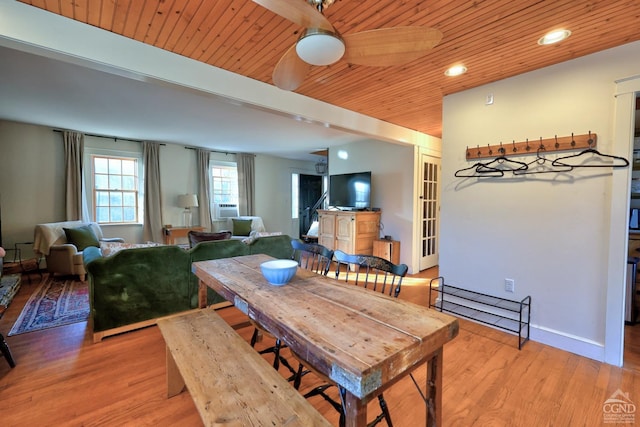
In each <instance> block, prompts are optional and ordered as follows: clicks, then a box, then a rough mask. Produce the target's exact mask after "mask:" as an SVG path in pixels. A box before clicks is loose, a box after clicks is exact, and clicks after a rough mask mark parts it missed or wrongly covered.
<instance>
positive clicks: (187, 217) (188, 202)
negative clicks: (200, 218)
mask: <svg viewBox="0 0 640 427" xmlns="http://www.w3.org/2000/svg"><path fill="white" fill-rule="evenodd" d="M178 206H180V207H181V208H184V211H183V212H182V219H183V223H184V226H185V227H191V208H197V207H198V196H197V195H195V194H180V195H179V196H178Z"/></svg>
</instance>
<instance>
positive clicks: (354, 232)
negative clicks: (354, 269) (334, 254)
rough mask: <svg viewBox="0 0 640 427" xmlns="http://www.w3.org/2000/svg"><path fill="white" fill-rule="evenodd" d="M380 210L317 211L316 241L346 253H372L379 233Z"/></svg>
mask: <svg viewBox="0 0 640 427" xmlns="http://www.w3.org/2000/svg"><path fill="white" fill-rule="evenodd" d="M380 213H381V212H380V211H376V212H370V211H329V210H319V211H318V222H319V223H320V227H319V232H318V243H320V244H321V245H323V246H325V247H327V248H329V249H332V250H336V249H338V250H341V251H342V252H345V253H348V254H362V255H372V254H373V241H374V240H376V239H378V238H379V234H380V231H379V230H380Z"/></svg>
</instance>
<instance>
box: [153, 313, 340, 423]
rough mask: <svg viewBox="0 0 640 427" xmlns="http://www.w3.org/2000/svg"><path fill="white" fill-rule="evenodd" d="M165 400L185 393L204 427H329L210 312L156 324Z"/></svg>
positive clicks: (189, 314) (266, 364)
mask: <svg viewBox="0 0 640 427" xmlns="http://www.w3.org/2000/svg"><path fill="white" fill-rule="evenodd" d="M158 327H159V328H160V331H161V332H162V335H163V337H164V340H165V343H166V345H167V355H166V357H167V397H172V396H175V395H177V394H179V393H180V392H182V391H183V390H184V388H185V386H186V387H187V389H188V390H189V393H191V398H192V399H193V401H194V403H195V405H196V408H197V409H198V412H199V413H200V417H201V418H202V421H203V422H204V425H205V426H222V425H225V426H227V425H228V426H284V425H286V426H311V425H312V426H330V425H331V424H329V422H328V421H327V420H326V419H325V418H324V417H323V416H322V415H320V413H319V412H318V411H317V410H316V409H315V408H314V407H313V406H312V405H311V404H310V403H309V402H307V400H306V399H305V398H304V397H303V396H302V395H301V394H300V393H299V392H298V391H297V390H296V389H294V388H293V387H292V386H291V384H289V383H288V382H287V380H286V379H285V378H283V377H282V376H281V375H280V374H279V373H278V372H277V371H276V370H275V369H273V367H272V366H271V365H270V364H269V363H268V362H267V361H266V360H265V359H264V358H262V356H260V355H259V354H258V353H257V352H256V351H255V350H254V349H253V348H251V346H250V345H249V344H248V343H247V342H246V341H245V340H244V339H243V338H242V337H241V336H240V335H238V334H237V333H236V332H235V331H234V330H233V329H232V328H231V327H230V326H229V325H228V324H227V323H226V322H225V321H224V320H223V319H222V318H221V317H220V316H219V315H218V314H217V313H216V312H215V311H213V310H212V309H210V308H206V309H202V310H198V311H195V312H190V313H188V314H183V315H176V316H172V317H166V318H162V319H159V320H158Z"/></svg>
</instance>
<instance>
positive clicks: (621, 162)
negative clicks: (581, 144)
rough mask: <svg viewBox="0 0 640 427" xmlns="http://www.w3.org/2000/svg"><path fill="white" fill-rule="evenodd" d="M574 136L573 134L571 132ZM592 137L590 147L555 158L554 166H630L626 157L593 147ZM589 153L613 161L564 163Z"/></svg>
mask: <svg viewBox="0 0 640 427" xmlns="http://www.w3.org/2000/svg"><path fill="white" fill-rule="evenodd" d="M571 135H572V136H573V134H571ZM589 135H591V132H589ZM592 141H593V140H592V139H591V138H589V148H587V149H585V150H582V151H581V152H579V153H578V154H570V155H568V156H563V157H558V158H557V159H555V160H554V161H553V162H552V163H551V165H552V166H568V167H571V168H613V169H615V168H626V167H628V166H629V160H627V159H625V158H624V157H620V156H614V155H611V154H603V153H601V152H599V151H598V150H596V149H595V148H592V147H591V145H592ZM587 154H592V155H593V156H594V157H591V158H597V157H595V156H599V157H600V160H604V159H610V160H611V161H610V162H608V163H606V164H605V163H603V164H589V165H585V164H567V163H564V162H563V160H567V159H575V158H580V157H582V156H585V155H587Z"/></svg>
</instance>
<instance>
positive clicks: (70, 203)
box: [62, 131, 88, 221]
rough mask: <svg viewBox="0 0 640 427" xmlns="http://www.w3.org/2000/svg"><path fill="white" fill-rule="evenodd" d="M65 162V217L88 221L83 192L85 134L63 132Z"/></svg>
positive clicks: (70, 219)
mask: <svg viewBox="0 0 640 427" xmlns="http://www.w3.org/2000/svg"><path fill="white" fill-rule="evenodd" d="M62 139H63V141H64V162H65V215H66V218H67V221H76V220H83V221H87V220H88V218H87V216H86V215H85V213H86V212H87V209H86V201H85V198H84V192H83V181H84V179H83V175H82V171H83V163H84V134H82V133H80V132H73V131H63V132H62Z"/></svg>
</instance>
